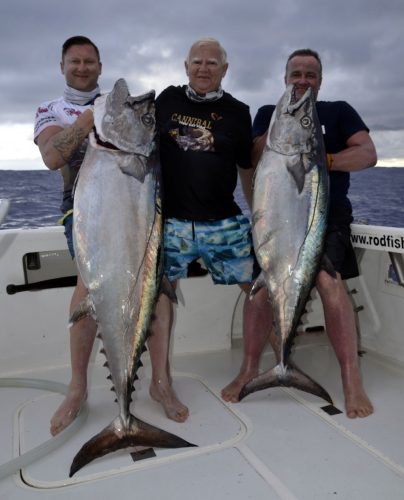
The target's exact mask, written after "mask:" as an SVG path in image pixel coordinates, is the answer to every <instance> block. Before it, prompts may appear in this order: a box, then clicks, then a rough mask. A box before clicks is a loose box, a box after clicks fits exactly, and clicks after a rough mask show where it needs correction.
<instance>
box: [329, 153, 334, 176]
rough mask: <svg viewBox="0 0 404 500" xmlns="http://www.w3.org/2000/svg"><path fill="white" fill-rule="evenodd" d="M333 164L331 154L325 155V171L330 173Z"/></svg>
mask: <svg viewBox="0 0 404 500" xmlns="http://www.w3.org/2000/svg"><path fill="white" fill-rule="evenodd" d="M333 163H334V157H333V155H332V154H330V153H327V169H328V171H329V172H330V171H331V170H332V166H333Z"/></svg>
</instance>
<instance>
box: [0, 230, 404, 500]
mask: <svg viewBox="0 0 404 500" xmlns="http://www.w3.org/2000/svg"><path fill="white" fill-rule="evenodd" d="M355 236H356V237H357V238H358V239H357V240H356V243H355V245H356V246H357V247H359V248H362V249H363V254H362V255H361V259H360V266H361V269H362V276H360V277H359V278H357V279H355V280H352V282H351V283H349V290H350V291H351V292H352V300H353V302H354V304H355V307H356V309H357V311H359V312H358V324H359V326H360V335H361V345H362V346H363V347H362V348H363V349H364V350H365V351H367V353H366V354H365V355H364V356H363V357H362V359H361V366H362V372H363V379H364V384H365V387H366V390H367V392H368V394H369V396H370V398H371V400H372V402H373V404H374V407H375V413H374V414H373V415H371V416H370V417H368V418H365V419H354V420H351V419H348V418H347V417H346V416H345V413H337V414H334V415H330V414H328V413H326V412H325V411H324V410H323V408H324V407H325V406H327V404H326V403H325V402H323V401H322V400H320V399H318V398H316V397H315V396H312V395H309V394H306V393H302V392H299V391H296V390H291V389H284V388H274V389H268V390H265V391H261V392H257V393H255V394H252V395H250V396H248V397H247V398H246V399H245V400H243V401H242V402H241V403H238V404H225V403H224V402H223V401H222V400H221V398H220V390H221V389H222V387H224V386H225V385H226V384H227V383H228V382H229V381H230V380H232V378H233V377H234V376H235V375H236V374H237V372H238V370H239V367H240V363H241V355H242V349H241V347H240V346H238V347H237V345H239V344H240V332H241V309H242V306H241V302H242V301H240V300H239V299H238V297H239V289H238V287H215V286H213V285H212V284H211V282H210V279H209V278H207V279H205V278H201V279H199V278H198V279H195V280H184V281H183V282H181V283H180V286H179V294H181V293H183V294H184V297H185V299H186V307H184V306H183V305H180V306H179V307H178V309H177V316H176V322H175V328H174V330H175V333H174V345H173V352H174V354H175V356H174V357H173V361H172V367H173V374H174V386H175V389H176V390H177V393H178V395H179V397H180V399H181V400H182V401H183V402H184V403H185V404H187V405H188V406H189V408H190V412H191V413H190V417H189V419H188V421H187V422H185V423H183V424H178V423H175V422H172V421H170V420H168V419H167V418H166V416H165V415H164V413H163V410H162V408H161V407H160V405H158V404H157V403H156V402H154V401H152V400H151V399H150V398H149V396H148V386H149V377H150V366H149V363H148V357H147V354H146V353H145V355H144V359H143V360H144V361H146V364H145V367H144V368H143V369H141V370H140V372H139V376H140V380H139V381H138V382H137V384H136V388H137V390H136V392H135V400H134V403H133V405H134V406H133V412H134V413H135V414H136V415H137V416H138V417H140V418H141V419H143V420H145V421H147V422H150V423H152V424H154V425H156V426H157V427H160V428H163V429H166V430H168V431H170V432H172V433H174V434H177V435H178V436H180V437H182V438H184V439H186V440H188V441H190V442H192V443H195V444H196V445H197V447H195V448H187V449H176V450H163V449H154V450H152V451H151V452H148V453H143V454H142V453H141V452H140V451H139V450H125V451H119V452H116V453H114V454H109V455H106V456H105V457H102V458H100V459H98V460H95V461H93V462H91V463H90V464H88V465H87V466H85V467H83V468H82V469H81V470H80V471H78V472H77V474H76V475H75V476H73V478H69V469H70V465H71V462H72V459H73V457H74V456H75V454H76V453H77V451H78V450H79V449H80V448H81V446H82V445H83V443H84V442H86V441H87V440H88V439H89V438H90V437H92V436H93V435H94V434H96V433H98V432H99V431H100V430H101V429H102V428H104V427H105V426H106V425H107V424H108V423H109V422H110V421H111V420H112V418H113V417H114V416H115V415H116V412H117V405H116V404H115V403H114V401H113V400H114V395H113V393H111V392H110V390H109V388H110V387H109V386H110V383H109V381H107V380H106V376H107V375H108V372H107V370H106V369H105V368H103V367H102V364H103V362H104V358H103V356H94V360H93V364H92V367H91V372H90V373H91V376H90V391H89V400H88V407H89V415H88V418H87V420H86V421H85V423H84V425H83V426H81V427H80V428H79V429H78V430H77V432H76V433H75V434H74V435H73V436H72V437H71V438H70V439H69V440H67V441H66V442H64V443H63V444H61V445H60V446H59V447H58V448H57V449H55V450H54V451H52V452H49V453H48V454H46V455H45V456H43V457H42V458H40V459H38V460H36V461H35V462H33V463H31V464H30V465H27V466H24V467H23V468H22V470H18V471H17V472H15V473H14V474H12V475H9V476H7V477H5V478H4V479H1V480H0V500H39V499H41V500H42V499H52V500H66V499H75V500H76V499H86V500H87V499H88V498H93V497H94V498H97V500H111V499H112V498H114V497H116V498H119V500H129V499H130V500H133V499H146V498H147V499H148V500H154V499H156V500H157V499H158V500H177V499H182V498H183V499H192V500H207V499H208V500H222V499H226V498H231V499H232V500H238V499H240V500H241V499H242V500H246V499H252V500H261V499H262V500H264V499H265V500H272V499H281V500H293V499H298V500H314V499H319V500H324V499H328V498H330V499H331V498H332V499H340V500H341V499H344V500H365V499H366V500H381V499H383V500H384V499H386V500H403V499H404V420H403V415H404V336H403V333H404V332H403V324H404V307H403V306H404V286H403V285H404V230H403V229H400V230H399V229H394V228H374V227H368V226H358V227H357V228H355ZM392 252H393V253H392ZM38 264H39V265H38ZM74 271H75V269H74V266H72V263H71V261H70V259H69V257H68V256H67V252H66V243H65V239H64V236H63V232H62V228H44V229H37V230H26V231H22V230H4V231H0V317H1V321H2V323H1V335H0V376H1V377H21V378H27V379H43V380H49V381H55V382H62V383H64V384H66V383H68V381H69V378H70V366H69V347H68V333H67V328H66V322H67V316H68V312H67V309H68V304H69V302H70V297H71V293H72V288H71V287H67V288H65V287H62V286H60V285H59V287H58V288H46V287H45V288H44V289H41V290H36V291H28V290H29V289H30V287H31V284H34V285H35V284H37V283H38V282H43V280H49V279H50V280H52V279H54V278H60V277H63V276H71V274H72V273H73V272H74ZM393 271H394V272H393ZM10 290H11V291H10ZM13 291H14V292H17V293H12V292H13ZM316 304H317V305H316ZM310 309H311V310H310ZM321 311H322V310H321V305H320V306H319V303H318V300H317V301H316V300H315V301H314V302H313V303H312V304H311V308H309V314H308V315H307V319H308V322H307V324H306V326H307V325H312V326H318V325H322V324H323V322H322V321H323V320H322V318H321V314H322V312H321ZM231 338H233V344H235V346H234V345H233V347H231ZM99 348H100V346H99V345H98V349H99ZM393 360H394V361H393ZM295 361H296V363H297V365H298V366H299V367H300V368H302V369H303V370H304V371H306V372H307V373H308V374H309V375H311V376H312V377H313V378H314V379H315V380H316V381H317V382H318V383H320V384H321V385H322V386H323V387H324V388H325V389H326V390H327V391H328V392H329V393H330V394H331V396H332V397H333V399H334V403H335V407H336V408H338V409H340V410H344V404H343V394H342V388H341V380H340V375H339V368H338V365H337V362H336V359H335V355H334V353H333V351H332V349H331V348H330V347H329V345H328V343H327V340H326V336H325V335H324V334H318V333H317V334H314V333H311V334H308V333H306V334H304V335H303V336H302V337H300V336H299V339H298V342H297V349H296V353H295ZM273 364H274V359H273V356H272V354H271V353H266V355H265V356H264V357H263V360H262V367H263V368H269V367H270V366H272V365H273ZM0 385H1V381H0ZM0 395H1V405H0V444H1V445H0V464H4V463H5V462H8V461H10V460H11V459H13V458H15V457H17V456H19V455H22V454H24V453H26V452H27V451H28V450H31V449H34V448H35V447H36V446H38V445H39V444H41V443H43V442H46V441H47V440H48V439H49V438H50V434H49V420H50V417H51V415H52V414H53V412H54V411H55V409H56V408H57V406H58V405H59V403H60V401H61V399H62V396H61V395H59V394H54V393H50V392H47V391H44V390H38V389H27V388H0ZM0 470H1V466H0ZM0 477H1V473H0Z"/></svg>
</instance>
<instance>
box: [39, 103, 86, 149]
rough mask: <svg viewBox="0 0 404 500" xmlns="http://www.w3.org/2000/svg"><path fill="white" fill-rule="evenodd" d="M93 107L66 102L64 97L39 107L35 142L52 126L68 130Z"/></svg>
mask: <svg viewBox="0 0 404 500" xmlns="http://www.w3.org/2000/svg"><path fill="white" fill-rule="evenodd" d="M89 107H91V105H88V104H87V105H85V106H81V105H79V104H72V103H71V102H67V101H65V99H64V98H63V97H59V98H58V99H54V100H52V101H46V102H44V103H43V104H41V105H40V106H39V108H38V109H37V112H36V115H35V128H34V141H35V143H36V142H37V139H38V135H39V134H40V133H41V132H42V131H43V130H45V129H46V128H47V127H50V126H52V125H53V126H55V125H56V126H58V127H62V128H66V127H68V126H69V125H71V124H72V123H74V122H75V121H76V120H77V118H78V117H79V116H80V115H81V113H83V112H84V111H85V110H86V109H88V108H89Z"/></svg>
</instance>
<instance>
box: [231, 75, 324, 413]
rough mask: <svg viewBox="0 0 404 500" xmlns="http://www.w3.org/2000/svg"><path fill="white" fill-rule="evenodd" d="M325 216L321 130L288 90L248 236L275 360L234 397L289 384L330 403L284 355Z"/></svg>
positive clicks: (260, 172) (310, 278)
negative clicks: (267, 304)
mask: <svg viewBox="0 0 404 500" xmlns="http://www.w3.org/2000/svg"><path fill="white" fill-rule="evenodd" d="M327 213H328V173H327V168H326V155H325V149H324V144H323V137H322V130H321V125H320V123H319V120H318V117H317V112H316V108H315V103H314V98H313V95H312V90H311V88H309V89H308V90H307V91H306V92H305V93H304V95H303V96H302V97H301V98H300V99H298V98H297V97H296V90H295V88H294V86H293V85H290V86H288V87H287V89H286V91H285V93H284V94H283V96H282V97H281V99H280V100H279V102H278V104H277V106H276V109H275V111H274V113H273V117H272V120H271V124H270V127H269V132H268V139H267V143H266V146H265V148H264V151H263V153H262V156H261V158H260V161H259V163H258V166H257V170H256V174H255V180H254V196H253V209H252V214H253V215H252V224H253V241H254V249H255V253H256V256H257V259H258V262H259V265H260V267H261V270H262V272H261V274H260V276H259V277H258V278H257V281H256V283H255V284H254V287H253V290H252V293H254V292H256V291H257V290H258V289H260V288H261V287H263V286H266V287H267V289H268V292H269V297H270V300H271V306H272V311H273V318H274V327H275V332H276V334H277V339H278V344H279V345H278V347H279V352H278V353H277V357H278V364H277V365H276V366H275V367H274V368H272V369H271V370H269V371H267V372H265V373H263V374H262V375H259V376H258V377H256V378H254V379H253V380H252V381H250V382H248V383H247V384H246V385H245V386H244V387H243V389H242V391H241V393H240V399H242V398H243V397H245V396H246V395H247V394H250V393H251V392H255V391H258V390H261V389H265V388H267V387H275V386H286V387H295V388H297V389H301V390H303V391H306V392H310V393H312V394H316V395H318V396H320V397H322V398H324V399H325V400H326V401H328V402H330V403H331V404H332V400H331V397H330V395H329V394H328V393H327V392H326V391H325V390H324V389H323V388H322V387H321V386H320V385H319V384H317V383H316V382H315V381H314V380H313V379H311V378H310V377H309V376H308V375H306V374H305V373H303V372H302V371H301V370H299V369H298V368H297V367H296V366H295V365H294V364H293V362H292V360H291V358H290V353H291V348H292V345H293V339H294V337H295V334H296V329H297V326H298V324H299V322H300V318H301V316H302V314H303V312H304V309H305V306H306V302H307V300H308V297H309V294H310V291H311V288H312V286H313V283H314V280H315V277H316V275H317V273H318V271H319V265H320V262H321V257H322V249H323V241H324V235H325V230H326V223H327Z"/></svg>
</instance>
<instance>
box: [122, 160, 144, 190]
mask: <svg viewBox="0 0 404 500" xmlns="http://www.w3.org/2000/svg"><path fill="white" fill-rule="evenodd" d="M119 168H120V169H121V172H123V173H124V174H125V175H129V176H130V177H134V178H135V179H137V180H138V181H139V182H142V183H143V182H144V179H145V177H146V174H147V171H148V160H147V158H145V157H143V156H139V155H135V154H126V155H124V156H123V157H122V159H121V161H120V162H119Z"/></svg>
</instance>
